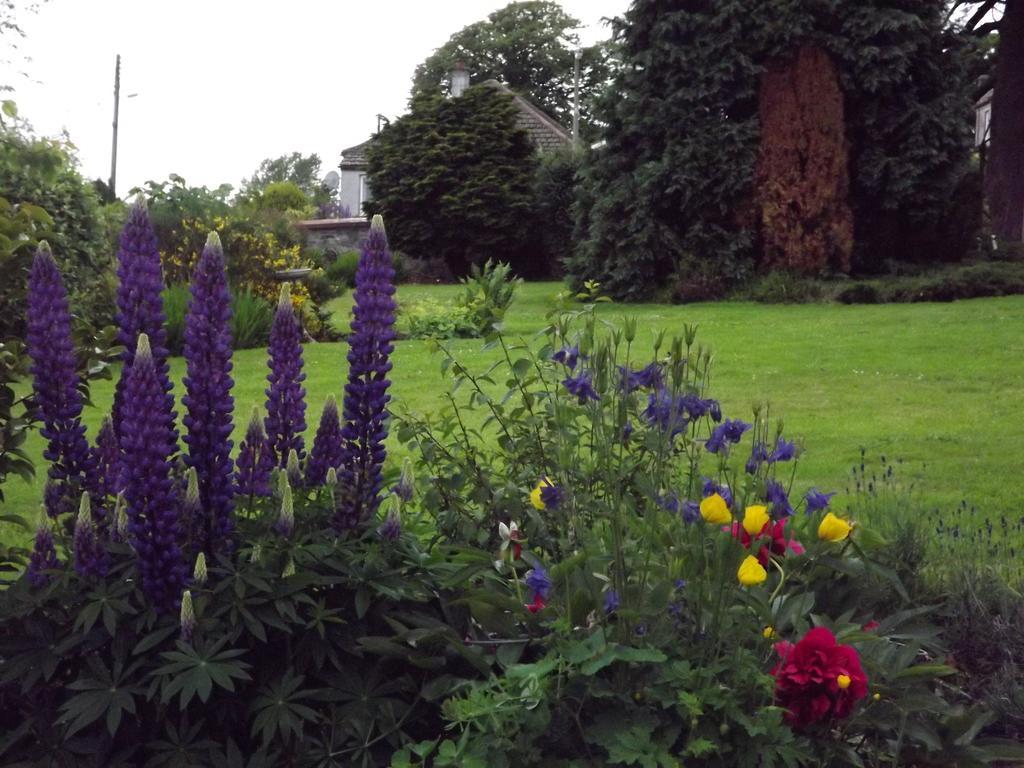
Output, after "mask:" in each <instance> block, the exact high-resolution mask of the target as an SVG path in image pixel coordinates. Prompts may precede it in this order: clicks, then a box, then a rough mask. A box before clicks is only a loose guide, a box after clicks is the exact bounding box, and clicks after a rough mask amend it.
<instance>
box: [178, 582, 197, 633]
mask: <svg viewBox="0 0 1024 768" xmlns="http://www.w3.org/2000/svg"><path fill="white" fill-rule="evenodd" d="M179 617H180V618H179V622H180V625H181V639H182V640H184V641H185V642H186V643H191V642H192V636H193V635H194V634H195V631H196V611H195V608H194V607H193V605H192V593H191V592H190V591H189V590H187V589H186V590H185V591H184V592H182V593H181V611H180V614H179Z"/></svg>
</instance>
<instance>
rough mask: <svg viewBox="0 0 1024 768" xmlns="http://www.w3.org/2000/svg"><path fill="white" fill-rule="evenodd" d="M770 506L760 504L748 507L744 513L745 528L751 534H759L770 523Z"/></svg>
mask: <svg viewBox="0 0 1024 768" xmlns="http://www.w3.org/2000/svg"><path fill="white" fill-rule="evenodd" d="M768 520H769V517H768V507H762V506H760V505H757V506H753V507H747V511H746V512H745V513H744V514H743V530H744V531H746V532H747V533H749V534H750V535H751V536H757V535H758V534H760V533H761V531H763V530H764V527H765V526H766V525H768Z"/></svg>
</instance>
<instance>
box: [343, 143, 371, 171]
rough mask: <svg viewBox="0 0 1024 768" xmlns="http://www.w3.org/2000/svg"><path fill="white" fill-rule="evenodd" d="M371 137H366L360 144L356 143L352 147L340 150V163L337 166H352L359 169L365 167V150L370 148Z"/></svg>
mask: <svg viewBox="0 0 1024 768" xmlns="http://www.w3.org/2000/svg"><path fill="white" fill-rule="evenodd" d="M371 141H373V139H372V138H369V139H367V140H366V141H364V142H363V143H362V144H356V145H355V146H354V147H349V148H348V149H343V150H341V163H340V164H339V165H338V167H339V168H352V169H356V170H358V169H361V168H365V167H366V162H367V161H366V150H367V149H369V148H370V142H371Z"/></svg>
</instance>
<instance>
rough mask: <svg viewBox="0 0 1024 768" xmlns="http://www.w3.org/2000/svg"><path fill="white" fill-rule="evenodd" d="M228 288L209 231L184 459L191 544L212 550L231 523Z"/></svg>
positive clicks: (191, 354) (189, 328)
mask: <svg viewBox="0 0 1024 768" xmlns="http://www.w3.org/2000/svg"><path fill="white" fill-rule="evenodd" d="M230 322H231V294H230V293H229V292H228V282H227V275H226V274H225V272H224V252H223V250H222V249H221V246H220V238H219V237H217V234H216V233H211V234H210V237H209V239H208V240H207V242H206V247H205V248H204V249H203V253H202V255H201V256H200V257H199V261H198V262H197V263H196V267H195V272H194V273H193V275H192V300H191V301H190V302H189V306H188V314H187V316H186V318H185V361H186V365H187V371H186V374H185V380H184V384H185V396H184V398H183V399H182V404H183V405H184V406H185V418H184V423H185V428H186V430H187V431H186V434H185V444H186V445H188V455H187V456H186V457H185V465H186V466H187V467H190V468H192V469H194V470H195V471H196V474H197V476H198V480H199V498H200V501H201V505H202V517H201V520H200V521H197V522H199V523H200V524H199V525H197V526H195V531H194V533H195V535H196V539H194V540H193V542H192V544H193V546H195V547H197V548H198V549H201V550H202V551H204V552H207V553H209V554H213V553H214V552H217V551H220V550H221V549H223V548H224V547H225V546H227V544H228V537H229V536H230V535H231V532H232V530H233V528H234V521H233V519H232V514H233V512H234V508H235V503H234V484H233V482H232V474H233V465H232V462H231V448H232V442H231V430H232V428H233V424H232V414H233V412H234V403H235V401H234V398H233V397H232V396H231V387H232V385H233V384H234V382H233V381H232V379H231V327H230Z"/></svg>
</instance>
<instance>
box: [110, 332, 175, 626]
mask: <svg viewBox="0 0 1024 768" xmlns="http://www.w3.org/2000/svg"><path fill="white" fill-rule="evenodd" d="M166 395H167V393H166V391H165V390H164V388H163V384H162V382H161V380H160V375H159V372H158V371H157V367H156V363H155V361H154V360H153V354H152V352H151V351H150V348H149V337H148V336H147V335H146V334H144V333H143V334H140V335H139V343H138V346H137V348H136V352H135V357H134V361H133V363H132V366H131V368H130V369H129V371H128V375H127V380H126V382H125V387H124V400H123V402H122V409H121V420H122V423H121V430H120V435H121V448H122V449H123V452H124V455H123V462H124V481H125V491H124V494H125V499H126V501H127V504H128V508H127V513H128V529H129V532H130V534H131V540H132V544H133V546H134V547H135V552H136V554H137V555H138V566H139V572H140V574H141V576H142V589H143V592H145V594H146V596H147V598H148V599H149V600H150V602H151V603H152V604H153V605H154V606H155V607H156V608H157V609H158V610H160V611H169V610H173V609H174V607H175V604H176V602H177V600H178V599H179V598H180V596H181V590H182V588H183V586H184V584H185V578H186V569H185V561H184V559H183V558H182V553H181V549H180V548H179V546H178V541H179V538H180V536H181V534H182V531H181V530H180V525H179V520H178V510H177V497H176V494H175V488H174V481H173V479H172V477H171V461H172V459H171V457H172V456H173V455H174V453H175V450H176V443H177V440H176V435H175V433H174V431H173V430H172V429H171V427H170V419H169V416H170V410H171V409H170V404H169V403H168V401H167V396H166Z"/></svg>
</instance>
